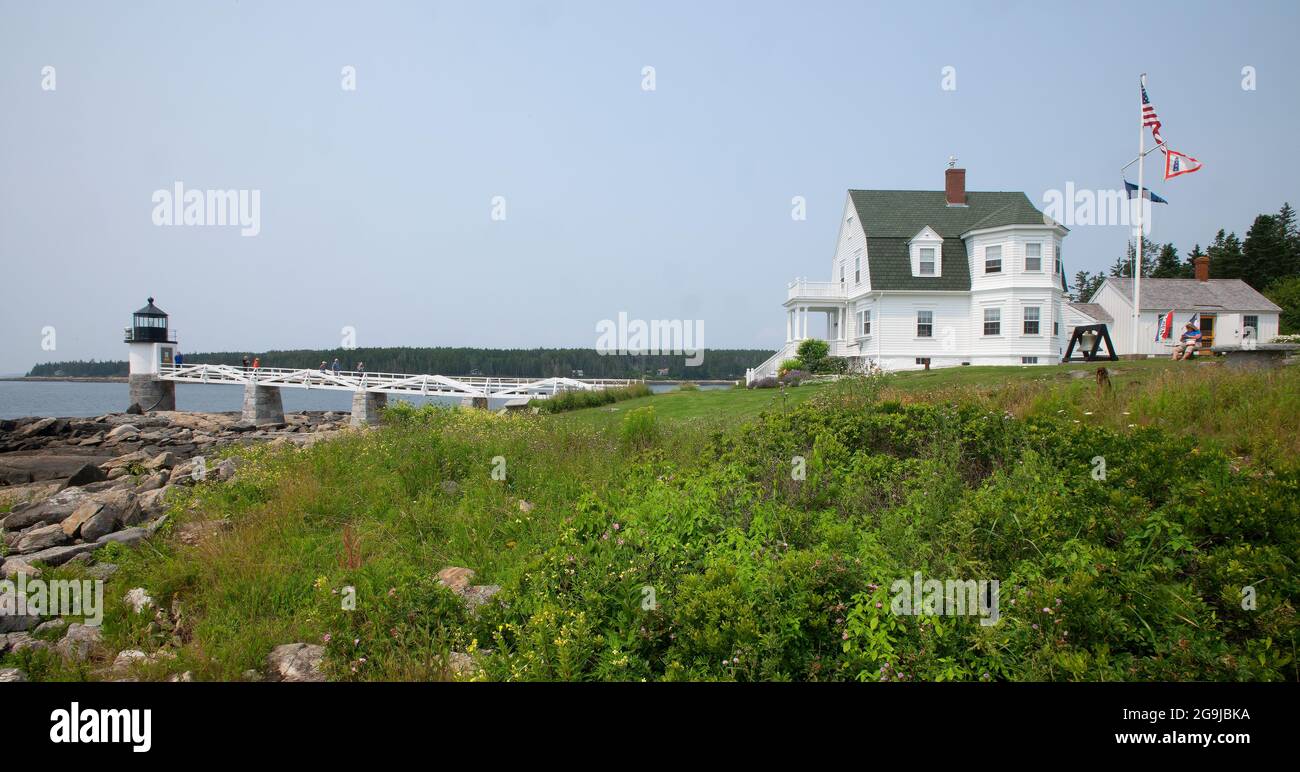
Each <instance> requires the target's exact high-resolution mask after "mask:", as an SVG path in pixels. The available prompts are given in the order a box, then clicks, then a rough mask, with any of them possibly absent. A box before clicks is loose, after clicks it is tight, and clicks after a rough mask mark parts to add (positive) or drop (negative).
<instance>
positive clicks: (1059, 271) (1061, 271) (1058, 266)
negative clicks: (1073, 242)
mask: <svg viewBox="0 0 1300 772" xmlns="http://www.w3.org/2000/svg"><path fill="white" fill-rule="evenodd" d="M1054 251H1055V253H1056V275H1057V276H1064V275H1065V274H1064V271H1065V269H1064V268H1062V267H1061V245H1060V244H1057V245H1056V249H1055V250H1054Z"/></svg>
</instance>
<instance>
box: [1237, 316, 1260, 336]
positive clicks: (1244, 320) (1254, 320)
mask: <svg viewBox="0 0 1300 772" xmlns="http://www.w3.org/2000/svg"><path fill="white" fill-rule="evenodd" d="M1241 326H1242V327H1246V328H1248V329H1249V330H1250V332H1249V333H1247V334H1248V335H1250V337H1252V338H1255V339H1257V340H1258V339H1259V317H1258V316H1254V315H1246V316H1243V317H1241Z"/></svg>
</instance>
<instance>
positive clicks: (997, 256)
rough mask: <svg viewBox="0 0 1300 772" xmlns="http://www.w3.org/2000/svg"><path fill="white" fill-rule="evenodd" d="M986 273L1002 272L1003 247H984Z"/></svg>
mask: <svg viewBox="0 0 1300 772" xmlns="http://www.w3.org/2000/svg"><path fill="white" fill-rule="evenodd" d="M984 273H1002V247H1000V246H996V247H984Z"/></svg>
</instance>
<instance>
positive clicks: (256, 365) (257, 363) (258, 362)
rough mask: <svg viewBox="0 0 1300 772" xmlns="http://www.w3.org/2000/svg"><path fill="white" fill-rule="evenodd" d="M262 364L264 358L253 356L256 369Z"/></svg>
mask: <svg viewBox="0 0 1300 772" xmlns="http://www.w3.org/2000/svg"><path fill="white" fill-rule="evenodd" d="M261 366H262V358H261V357H253V369H254V370H256V369H257V368H259V367H261Z"/></svg>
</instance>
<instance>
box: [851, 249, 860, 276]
mask: <svg viewBox="0 0 1300 772" xmlns="http://www.w3.org/2000/svg"><path fill="white" fill-rule="evenodd" d="M853 283H854V284H861V283H862V249H861V248H858V249H857V250H856V251H855V252H854V253H853Z"/></svg>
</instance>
